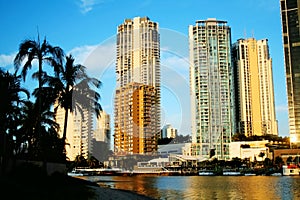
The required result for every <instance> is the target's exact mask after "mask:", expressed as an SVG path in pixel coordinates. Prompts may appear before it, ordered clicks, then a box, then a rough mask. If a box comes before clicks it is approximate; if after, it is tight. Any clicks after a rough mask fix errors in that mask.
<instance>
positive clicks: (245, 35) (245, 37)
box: [244, 28, 247, 39]
mask: <svg viewBox="0 0 300 200" xmlns="http://www.w3.org/2000/svg"><path fill="white" fill-rule="evenodd" d="M244 39H247V31H246V28H244Z"/></svg>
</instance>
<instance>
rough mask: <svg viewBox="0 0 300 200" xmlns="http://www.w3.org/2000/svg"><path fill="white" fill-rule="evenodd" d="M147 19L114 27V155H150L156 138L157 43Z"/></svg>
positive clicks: (155, 29) (153, 26)
mask: <svg viewBox="0 0 300 200" xmlns="http://www.w3.org/2000/svg"><path fill="white" fill-rule="evenodd" d="M159 37H160V36H159V32H158V23H156V22H152V21H150V19H149V18H148V17H143V18H141V17H135V18H134V19H126V20H125V21H124V23H123V24H121V25H119V26H118V33H117V55H116V76H117V88H116V93H115V105H114V106H115V111H114V113H115V116H114V130H115V131H114V152H115V153H116V154H134V153H137V154H151V153H153V152H156V150H157V136H158V135H159V134H160V41H159Z"/></svg>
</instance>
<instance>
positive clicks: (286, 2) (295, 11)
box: [280, 0, 300, 147]
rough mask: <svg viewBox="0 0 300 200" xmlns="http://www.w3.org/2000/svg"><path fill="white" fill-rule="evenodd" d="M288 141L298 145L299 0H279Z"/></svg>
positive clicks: (299, 106)
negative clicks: (287, 114)
mask: <svg viewBox="0 0 300 200" xmlns="http://www.w3.org/2000/svg"><path fill="white" fill-rule="evenodd" d="M280 8H281V20H282V38H283V49H284V59H285V73H286V87H287V100H288V110H289V129H290V141H291V143H292V145H296V146H298V147H299V146H300V29H299V21H300V20H299V18H300V10H299V9H300V0H280Z"/></svg>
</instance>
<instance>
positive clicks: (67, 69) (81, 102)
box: [43, 55, 102, 146]
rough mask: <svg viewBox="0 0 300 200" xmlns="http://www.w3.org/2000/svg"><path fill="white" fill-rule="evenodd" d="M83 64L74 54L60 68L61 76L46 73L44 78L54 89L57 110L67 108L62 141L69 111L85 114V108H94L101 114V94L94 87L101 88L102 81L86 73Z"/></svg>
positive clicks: (52, 89) (65, 132) (51, 88)
mask: <svg viewBox="0 0 300 200" xmlns="http://www.w3.org/2000/svg"><path fill="white" fill-rule="evenodd" d="M85 69H86V68H85V67H84V66H83V65H80V64H77V65H75V64H74V58H73V57H72V55H69V56H67V57H66V63H65V65H64V67H61V68H60V71H59V76H55V77H53V76H48V75H46V76H45V77H44V78H43V80H44V81H45V83H47V84H48V85H49V88H48V90H50V92H51V91H54V93H55V94H54V96H53V99H52V101H53V103H55V112H56V111H57V109H58V108H59V107H61V108H63V109H64V110H65V117H64V128H63V136H62V141H63V142H64V146H65V140H66V135H67V123H68V114H69V112H71V113H73V112H74V111H75V112H79V113H81V115H82V116H83V114H82V113H83V110H84V109H90V108H92V109H93V110H94V111H95V113H96V116H97V117H98V116H99V115H100V111H101V110H102V108H101V105H100V103H99V102H98V101H99V99H100V94H99V93H98V92H97V91H95V90H94V89H93V88H92V87H95V88H99V87H100V86H101V82H100V81H99V80H98V79H96V78H91V77H89V76H88V75H87V74H86V71H85Z"/></svg>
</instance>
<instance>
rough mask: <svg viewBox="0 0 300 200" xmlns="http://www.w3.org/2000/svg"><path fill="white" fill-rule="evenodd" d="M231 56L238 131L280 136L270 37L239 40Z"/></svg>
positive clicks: (252, 134)
mask: <svg viewBox="0 0 300 200" xmlns="http://www.w3.org/2000/svg"><path fill="white" fill-rule="evenodd" d="M232 58H233V59H232V60H233V69H234V70H233V71H234V73H233V74H234V80H235V81H234V83H235V98H236V99H235V119H236V128H237V132H238V133H239V134H244V135H245V136H254V135H258V136H262V135H278V128H277V120H276V115H275V103H274V86H273V74H272V59H271V57H270V55H269V46H268V40H267V39H263V40H256V39H254V38H249V39H239V40H238V41H237V42H236V43H234V44H233V46H232Z"/></svg>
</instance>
